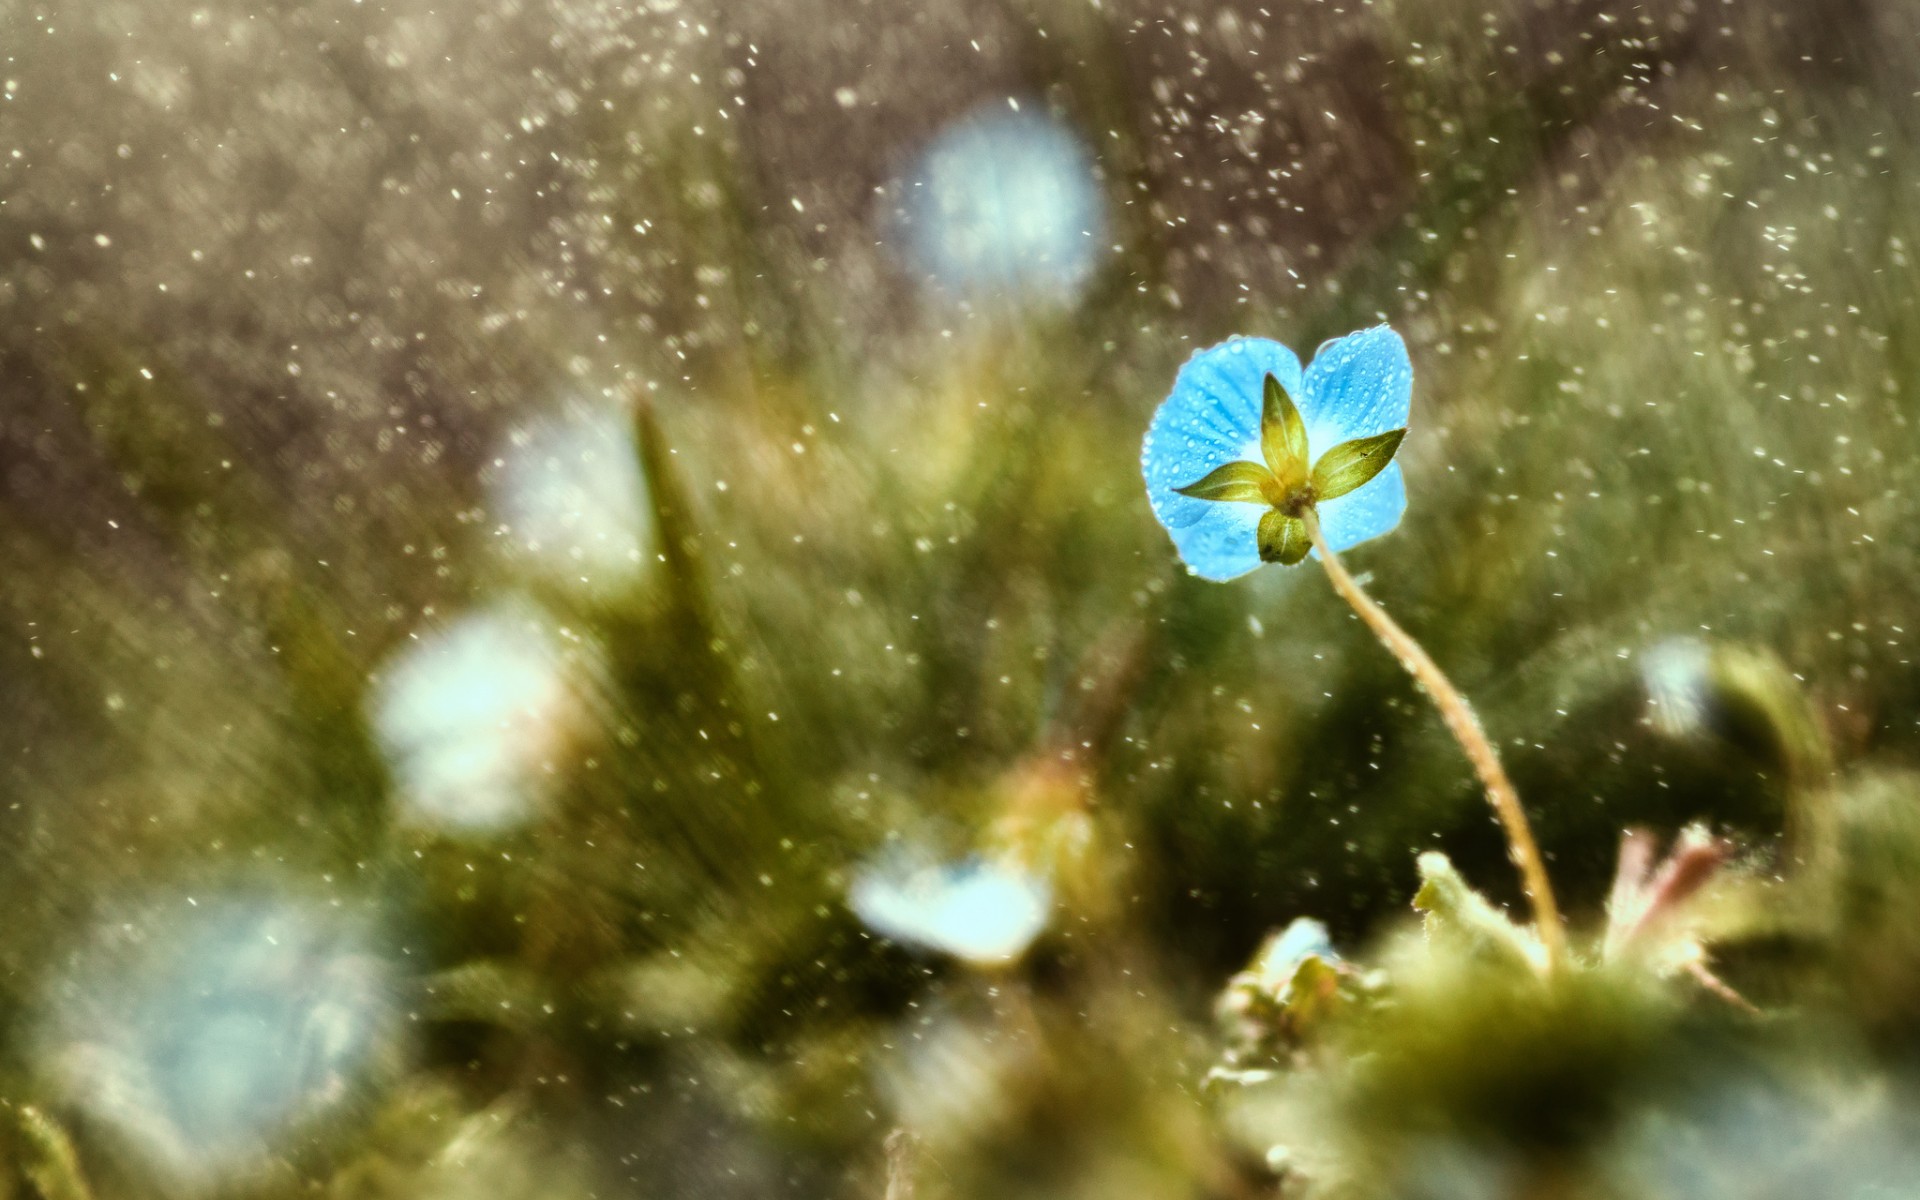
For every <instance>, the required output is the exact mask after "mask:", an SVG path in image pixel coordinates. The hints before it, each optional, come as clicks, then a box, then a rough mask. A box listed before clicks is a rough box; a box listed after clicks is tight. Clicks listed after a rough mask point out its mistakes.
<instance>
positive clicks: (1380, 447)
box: [1313, 429, 1407, 500]
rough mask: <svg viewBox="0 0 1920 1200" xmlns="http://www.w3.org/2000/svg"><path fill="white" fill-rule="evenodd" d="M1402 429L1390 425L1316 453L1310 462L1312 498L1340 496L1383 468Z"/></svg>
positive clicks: (1404, 432) (1397, 442)
mask: <svg viewBox="0 0 1920 1200" xmlns="http://www.w3.org/2000/svg"><path fill="white" fill-rule="evenodd" d="M1406 436H1407V431H1406V430H1404V429H1390V430H1388V431H1387V432H1385V433H1376V434H1374V435H1373V436H1372V437H1363V438H1355V439H1353V440H1352V441H1350V442H1341V443H1340V444H1339V445H1338V446H1335V447H1334V448H1333V449H1331V450H1329V451H1327V452H1326V453H1325V454H1322V455H1321V456H1320V461H1319V462H1317V463H1315V464H1314V465H1313V494H1314V497H1315V498H1316V499H1320V500H1331V499H1333V498H1334V497H1335V496H1344V495H1346V494H1347V493H1348V492H1351V491H1352V490H1353V489H1355V488H1357V487H1359V486H1360V485H1361V484H1364V483H1366V482H1367V481H1368V480H1370V479H1372V478H1373V477H1374V476H1375V475H1378V474H1379V473H1380V472H1382V471H1384V470H1386V469H1387V464H1388V463H1390V462H1392V461H1393V456H1394V454H1395V453H1396V452H1397V451H1398V450H1399V449H1400V439H1402V438H1404V437H1406Z"/></svg>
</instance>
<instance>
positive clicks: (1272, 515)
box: [1260, 509, 1313, 567]
mask: <svg viewBox="0 0 1920 1200" xmlns="http://www.w3.org/2000/svg"><path fill="white" fill-rule="evenodd" d="M1311 549H1313V543H1312V542H1311V541H1309V540H1308V538H1307V525H1306V522H1304V521H1302V520H1301V519H1300V518H1299V517H1290V516H1288V515H1287V514H1285V513H1283V512H1281V511H1280V510H1278V509H1275V510H1273V511H1272V512H1269V513H1267V514H1265V515H1263V516H1262V517H1261V518H1260V559H1261V561H1262V562H1272V563H1279V564H1280V565H1281V566H1283V567H1290V566H1292V565H1293V564H1295V563H1297V562H1299V561H1300V560H1301V559H1303V558H1305V557H1306V556H1307V551H1309V550H1311Z"/></svg>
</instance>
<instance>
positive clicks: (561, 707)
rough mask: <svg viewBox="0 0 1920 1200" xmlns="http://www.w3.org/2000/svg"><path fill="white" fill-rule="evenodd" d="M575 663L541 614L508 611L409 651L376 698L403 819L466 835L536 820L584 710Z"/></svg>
mask: <svg viewBox="0 0 1920 1200" xmlns="http://www.w3.org/2000/svg"><path fill="white" fill-rule="evenodd" d="M567 665H568V663H567V654H566V652H565V649H564V648H563V647H562V646H561V644H560V643H559V642H558V641H557V640H556V639H555V638H554V637H553V635H551V634H550V633H548V632H547V630H546V629H545V628H544V627H543V625H542V623H541V621H540V619H539V617H538V614H537V610H524V611H523V610H520V609H517V608H514V607H510V606H503V607H501V608H498V609H494V610H489V611H484V612H477V613H470V614H468V615H466V616H463V617H461V618H460V619H458V620H457V621H455V622H453V623H452V624H451V625H448V626H446V627H445V628H442V629H438V630H434V631H432V632H429V633H425V634H422V635H421V636H420V637H419V638H418V640H415V641H410V642H408V643H406V646H405V648H404V650H403V651H402V652H401V653H399V654H398V655H396V656H395V658H394V660H393V662H392V663H391V665H389V666H387V667H385V668H383V669H382V672H381V675H380V677H379V679H378V680H377V682H376V684H375V687H374V691H373V694H372V697H371V701H370V704H371V716H372V720H373V727H374V731H375V732H376V734H377V735H378V736H379V740H380V745H381V748H382V749H383V750H385V752H386V755H387V761H388V763H389V764H391V767H392V770H393V775H394V782H395V784H396V790H397V792H398V795H399V801H400V811H401V817H402V819H403V820H404V821H405V822H406V823H408V824H413V825H421V826H427V827H431V828H437V829H442V830H447V831H452V832H459V833H492V832H499V831H504V830H508V829H512V828H514V827H516V826H519V825H522V824H525V823H526V822H527V821H529V820H530V819H532V818H533V816H534V815H535V814H536V813H537V811H538V808H539V799H540V792H541V790H542V784H543V781H544V777H545V775H546V773H547V764H548V763H549V762H550V761H551V760H552V757H553V755H554V753H555V752H556V750H558V748H559V747H560V745H561V744H562V742H563V741H564V739H565V737H566V734H567V731H568V729H569V727H570V725H571V722H572V719H573V718H574V717H575V716H576V715H577V714H578V710H579V707H580V704H579V696H578V693H577V691H576V690H575V687H574V684H573V681H572V680H571V679H570V678H569V675H568V672H567V669H566V668H567Z"/></svg>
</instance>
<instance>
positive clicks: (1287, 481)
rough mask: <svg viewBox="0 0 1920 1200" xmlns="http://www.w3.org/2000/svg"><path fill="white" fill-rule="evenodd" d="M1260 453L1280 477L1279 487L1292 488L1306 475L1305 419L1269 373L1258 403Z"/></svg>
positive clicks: (1283, 488)
mask: <svg viewBox="0 0 1920 1200" xmlns="http://www.w3.org/2000/svg"><path fill="white" fill-rule="evenodd" d="M1260 453H1261V454H1262V455H1264V456H1265V457H1266V460H1267V466H1268V467H1269V468H1270V469H1271V470H1272V471H1273V474H1274V476H1275V478H1277V479H1279V480H1280V482H1281V485H1282V490H1284V491H1291V490H1292V489H1293V487H1294V486H1295V485H1296V484H1299V483H1302V482H1305V480H1306V477H1307V423H1306V421H1305V420H1303V419H1302V418H1301V416H1300V410H1299V409H1298V408H1297V407H1295V406H1294V403H1293V397H1291V396H1289V395H1287V389H1286V388H1284V387H1281V386H1280V381H1279V380H1278V379H1276V378H1274V376H1273V375H1272V374H1271V373H1269V374H1268V376H1267V382H1266V387H1265V394H1264V399H1263V401H1262V404H1261V407H1260Z"/></svg>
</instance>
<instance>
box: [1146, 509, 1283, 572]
mask: <svg viewBox="0 0 1920 1200" xmlns="http://www.w3.org/2000/svg"><path fill="white" fill-rule="evenodd" d="M1178 499H1181V500H1186V499H1188V498H1187V497H1185V496H1181V497H1178ZM1192 503H1194V504H1204V505H1206V509H1205V511H1203V512H1202V513H1201V514H1200V516H1199V519H1198V520H1195V521H1191V522H1189V523H1187V524H1185V525H1181V526H1179V527H1177V528H1176V527H1175V526H1172V525H1169V526H1167V532H1168V533H1170V534H1172V535H1173V545H1174V548H1175V549H1177V550H1179V551H1180V557H1181V559H1183V560H1184V561H1185V562H1186V564H1187V566H1188V568H1189V569H1190V570H1192V571H1193V573H1194V574H1195V575H1198V576H1200V577H1201V578H1202V579H1211V580H1213V581H1214V582H1215V583H1225V582H1226V581H1227V580H1229V579H1237V578H1239V577H1240V576H1242V575H1245V574H1246V573H1247V572H1248V571H1251V570H1253V569H1254V568H1255V567H1257V566H1259V565H1260V532H1259V531H1260V518H1261V516H1263V515H1264V514H1265V513H1266V511H1267V507H1266V505H1264V504H1236V503H1234V502H1233V501H1230V500H1194V501H1192Z"/></svg>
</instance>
